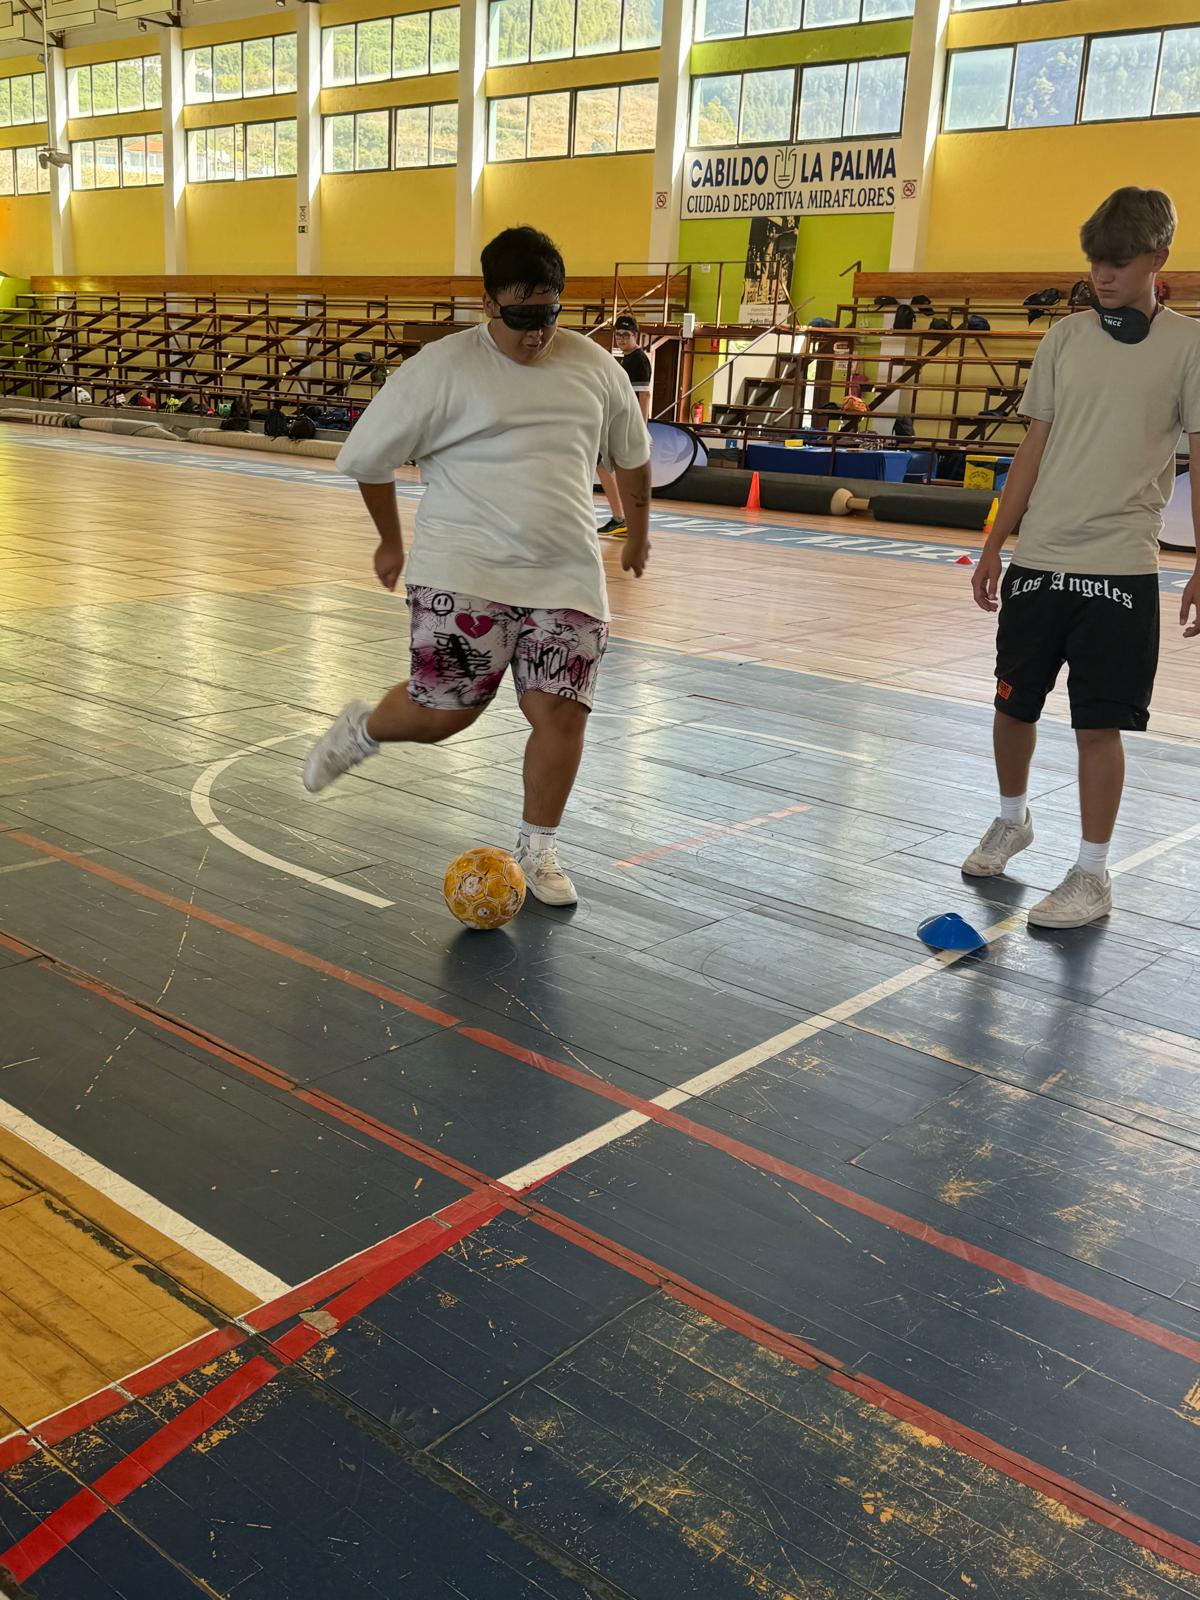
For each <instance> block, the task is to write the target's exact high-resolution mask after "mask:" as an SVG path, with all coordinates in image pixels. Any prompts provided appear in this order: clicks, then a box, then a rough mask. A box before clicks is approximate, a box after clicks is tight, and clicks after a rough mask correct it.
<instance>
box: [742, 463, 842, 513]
mask: <svg viewBox="0 0 1200 1600" xmlns="http://www.w3.org/2000/svg"><path fill="white" fill-rule="evenodd" d="M758 488H759V500H760V504H761V506H762V509H763V510H764V511H798V512H799V513H801V515H807V516H811V517H817V516H819V517H844V516H846V515H848V514H849V511H850V500H851V497H852V495H853V494H855V493H858V492H860V490H858V489H856V488H855V487H854V486H853V485H852V484H849V483H847V482H846V480H845V478H801V477H799V476H797V474H795V473H793V472H760V473H759V475H758Z"/></svg>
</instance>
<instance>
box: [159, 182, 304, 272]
mask: <svg viewBox="0 0 1200 1600" xmlns="http://www.w3.org/2000/svg"><path fill="white" fill-rule="evenodd" d="M156 192H158V193H161V190H160V191H156ZM184 203H185V206H186V211H187V263H188V271H189V272H196V273H205V272H228V273H238V272H262V273H274V274H280V273H290V272H295V270H296V233H295V229H296V180H295V179H294V178H253V179H249V180H247V181H246V182H244V183H189V184H188V186H187V190H186V199H185V202H184Z"/></svg>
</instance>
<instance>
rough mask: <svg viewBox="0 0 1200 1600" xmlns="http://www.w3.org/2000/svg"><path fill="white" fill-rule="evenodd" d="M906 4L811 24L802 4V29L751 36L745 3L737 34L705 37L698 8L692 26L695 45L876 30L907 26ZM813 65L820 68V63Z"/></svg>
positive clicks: (1004, 1) (805, 1)
mask: <svg viewBox="0 0 1200 1600" xmlns="http://www.w3.org/2000/svg"><path fill="white" fill-rule="evenodd" d="M905 3H906V4H907V5H908V7H909V9H908V10H906V11H896V12H893V13H892V14H891V15H890V16H887V17H866V18H864V16H863V7H864V5H865V4H866V0H858V15H857V16H855V17H847V18H846V19H845V21H844V22H809V20H808V6H809V0H802V3H801V10H800V26H799V27H798V28H768V29H765V30H758V29H756V30H755V31H754V32H753V33H751V32H750V5H749V0H744V3H743V6H742V26H741V28H740V30H739V31H738V32H737V33H701V32H700V31H699V29H700V12H701V7H700V6H697V8H696V17H695V21H694V22H693V24H692V43H693V44H721V43H724V42H727V41H728V40H730V39H779V38H782V37H783V36H784V35H785V34H789V33H831V32H833V31H834V29H836V28H873V27H875V26H877V25H878V24H879V23H882V22H906V21H910V20H911V19H912V16H913V13H914V12H915V10H916V3H915V0H905ZM996 3H997V4H998V5H1015V4H1017V3H1018V0H996ZM1032 3H1045V0H1026V4H1032ZM812 64H813V65H816V63H812ZM831 64H832V63H831ZM797 65H800V63H797Z"/></svg>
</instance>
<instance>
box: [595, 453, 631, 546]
mask: <svg viewBox="0 0 1200 1600" xmlns="http://www.w3.org/2000/svg"><path fill="white" fill-rule="evenodd" d="M596 473H597V476H598V477H599V479H600V487H601V488H602V489H603V490H604V498H605V499H606V500H607V501H608V509H609V510H610V511H611V512H612V516H611V517H610V518H609V519H608V521H607V522H606V523H605V524H604V526H603V527H602V528H601V529H600V537H601V538H602V539H623V538H624V537H625V535H626V534H627V533H628V532H629V524H628V523H627V522H626V520H625V507H624V506H623V505H622V504H621V491H620V488H619V487H618V485H617V479H616V474H615V473H612V472H609V471H608V470H607V469H606V468H605V467H597V468H596Z"/></svg>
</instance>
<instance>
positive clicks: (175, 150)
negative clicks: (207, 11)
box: [159, 28, 187, 278]
mask: <svg viewBox="0 0 1200 1600" xmlns="http://www.w3.org/2000/svg"><path fill="white" fill-rule="evenodd" d="M159 52H160V54H161V56H162V140H163V271H164V272H165V273H166V275H167V277H169V278H175V277H180V276H182V274H183V273H185V272H186V271H187V210H186V205H187V197H186V195H185V193H184V191H185V189H186V187H187V137H186V135H185V133H184V127H183V32H182V30H181V29H179V28H163V29H161V30H160V32H159Z"/></svg>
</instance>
